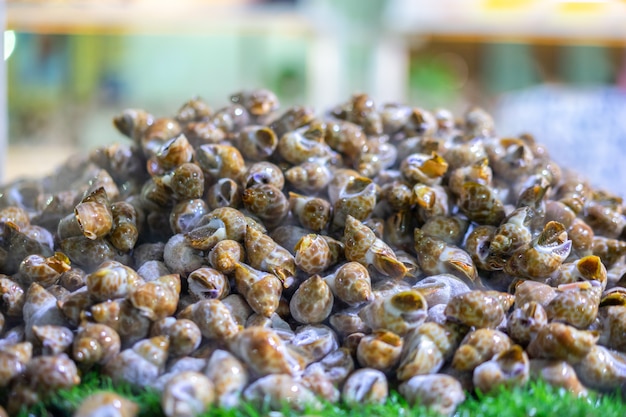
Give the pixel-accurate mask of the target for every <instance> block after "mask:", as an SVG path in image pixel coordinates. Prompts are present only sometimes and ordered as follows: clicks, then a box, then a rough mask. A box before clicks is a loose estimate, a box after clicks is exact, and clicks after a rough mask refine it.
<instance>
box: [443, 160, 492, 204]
mask: <svg viewBox="0 0 626 417" xmlns="http://www.w3.org/2000/svg"><path fill="white" fill-rule="evenodd" d="M492 180H493V172H492V170H491V167H490V166H489V160H488V159H487V158H482V159H479V160H478V161H476V162H474V163H472V164H471V165H466V166H463V167H460V168H457V169H454V170H452V172H451V173H450V177H449V179H448V188H449V189H450V191H451V192H452V193H453V194H455V195H457V196H460V195H461V193H462V192H463V184H465V183H466V182H468V181H469V182H474V183H477V184H480V185H484V186H487V187H489V186H491V182H492Z"/></svg>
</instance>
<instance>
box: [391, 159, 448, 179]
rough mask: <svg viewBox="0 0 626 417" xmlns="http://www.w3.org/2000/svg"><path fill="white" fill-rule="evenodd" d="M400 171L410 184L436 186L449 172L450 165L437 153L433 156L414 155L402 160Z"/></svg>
mask: <svg viewBox="0 0 626 417" xmlns="http://www.w3.org/2000/svg"><path fill="white" fill-rule="evenodd" d="M400 171H401V172H402V175H403V176H404V178H405V179H406V180H407V181H408V182H409V183H410V184H415V183H422V184H426V185H436V184H439V183H440V182H441V178H442V177H443V176H444V175H445V174H446V172H447V171H448V163H447V162H446V160H445V159H444V158H442V157H441V156H440V155H438V154H437V153H435V152H433V154H432V155H426V154H412V155H409V156H407V157H406V158H404V159H403V160H402V162H401V163H400Z"/></svg>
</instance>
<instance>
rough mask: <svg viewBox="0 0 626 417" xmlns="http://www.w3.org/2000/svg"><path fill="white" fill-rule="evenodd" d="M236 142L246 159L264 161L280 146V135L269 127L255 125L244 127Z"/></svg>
mask: <svg viewBox="0 0 626 417" xmlns="http://www.w3.org/2000/svg"><path fill="white" fill-rule="evenodd" d="M235 143H236V144H237V147H238V149H239V150H240V151H241V153H242V154H243V156H244V157H245V158H246V159H248V160H252V161H263V160H265V159H267V158H269V157H270V156H272V154H273V153H274V151H275V150H276V148H277V147H278V137H277V136H276V133H274V131H273V130H272V129H270V128H269V127H266V126H257V125H253V126H246V127H244V128H243V129H242V130H241V132H239V135H238V136H237V139H236V140H235Z"/></svg>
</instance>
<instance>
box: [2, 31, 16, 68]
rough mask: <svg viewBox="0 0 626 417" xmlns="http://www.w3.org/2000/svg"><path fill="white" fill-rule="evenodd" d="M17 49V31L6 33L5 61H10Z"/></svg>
mask: <svg viewBox="0 0 626 417" xmlns="http://www.w3.org/2000/svg"><path fill="white" fill-rule="evenodd" d="M14 49H15V31H13V30H5V31H4V60H5V61H6V60H7V59H9V57H10V56H11V54H12V53H13V50H14Z"/></svg>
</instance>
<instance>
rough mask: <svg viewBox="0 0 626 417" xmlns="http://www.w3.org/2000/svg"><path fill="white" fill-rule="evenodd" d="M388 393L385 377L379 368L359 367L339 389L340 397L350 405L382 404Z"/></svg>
mask: <svg viewBox="0 0 626 417" xmlns="http://www.w3.org/2000/svg"><path fill="white" fill-rule="evenodd" d="M388 395H389V384H388V382H387V377H386V376H385V374H384V373H382V372H381V371H379V370H376V369H371V368H361V369H357V370H356V371H354V372H352V373H351V374H350V376H348V378H347V379H346V382H345V383H344V385H343V389H342V390H341V399H342V400H343V401H344V402H345V403H346V404H348V405H350V406H356V405H358V404H383V403H384V402H385V401H387V397H388Z"/></svg>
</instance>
